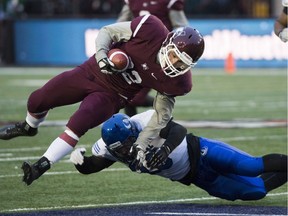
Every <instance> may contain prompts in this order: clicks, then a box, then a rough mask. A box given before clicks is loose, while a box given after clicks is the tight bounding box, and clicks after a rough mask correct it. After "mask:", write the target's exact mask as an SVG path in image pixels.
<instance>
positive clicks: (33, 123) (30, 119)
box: [25, 111, 48, 128]
mask: <svg viewBox="0 0 288 216" xmlns="http://www.w3.org/2000/svg"><path fill="white" fill-rule="evenodd" d="M47 114H48V112H47V111H45V112H42V113H37V114H35V113H33V115H32V114H31V113H29V112H27V116H26V119H25V120H26V122H27V123H28V124H29V125H30V127H32V128H38V127H39V125H40V123H42V122H43V121H44V120H45V118H46V117H47ZM35 116H39V118H36V117H35Z"/></svg>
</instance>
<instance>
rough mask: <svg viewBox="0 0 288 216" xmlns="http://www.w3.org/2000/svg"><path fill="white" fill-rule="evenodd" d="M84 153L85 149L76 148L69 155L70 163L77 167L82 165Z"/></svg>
mask: <svg viewBox="0 0 288 216" xmlns="http://www.w3.org/2000/svg"><path fill="white" fill-rule="evenodd" d="M85 152H86V149H85V148H77V149H75V150H74V151H73V152H72V153H71V155H70V161H71V162H72V163H73V164H75V165H77V164H79V165H82V164H83V162H84V154H85Z"/></svg>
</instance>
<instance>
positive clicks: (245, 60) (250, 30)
mask: <svg viewBox="0 0 288 216" xmlns="http://www.w3.org/2000/svg"><path fill="white" fill-rule="evenodd" d="M123 4H124V1H122V0H49V1H47V0H0V65H22V66H23V65H42V66H43V65H44V66H45V65H57V66H73V65H77V64H80V63H82V62H83V61H85V60H86V59H87V58H88V57H89V56H91V55H93V53H94V50H95V47H94V42H95V38H96V36H97V30H99V29H100V28H101V27H102V26H103V25H107V24H110V23H113V22H115V21H116V19H117V17H118V15H119V13H120V11H121V9H122V6H123ZM281 11H282V4H281V0H186V1H185V14H186V16H187V17H188V19H189V24H190V25H191V26H194V27H195V28H197V29H198V30H199V31H200V32H201V33H202V34H203V35H204V36H205V40H206V45H207V46H206V49H205V52H204V55H203V58H202V62H201V63H200V62H199V67H222V66H223V64H224V62H223V61H225V60H226V59H227V57H228V56H229V54H230V57H231V54H232V55H233V60H235V61H236V65H237V66H238V67H282V68H283V67H287V53H288V50H287V46H286V44H284V43H283V42H281V41H280V40H279V38H277V37H276V36H275V35H274V34H273V22H274V20H275V18H276V17H277V16H278V15H279V14H280V13H281ZM255 37H256V38H255Z"/></svg>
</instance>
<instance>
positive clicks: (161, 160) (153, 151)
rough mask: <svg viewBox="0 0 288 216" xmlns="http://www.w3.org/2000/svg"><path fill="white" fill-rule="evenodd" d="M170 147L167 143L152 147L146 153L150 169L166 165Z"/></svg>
mask: <svg viewBox="0 0 288 216" xmlns="http://www.w3.org/2000/svg"><path fill="white" fill-rule="evenodd" d="M170 153H171V150H170V148H169V147H168V146H167V145H162V146H161V147H159V148H150V149H149V150H148V151H147V153H146V158H145V159H146V161H147V167H148V168H149V169H152V170H153V169H158V168H159V167H160V166H162V165H164V164H165V162H166V160H167V158H168V156H169V154H170Z"/></svg>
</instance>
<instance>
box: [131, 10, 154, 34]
mask: <svg viewBox="0 0 288 216" xmlns="http://www.w3.org/2000/svg"><path fill="white" fill-rule="evenodd" d="M149 16H150V14H147V15H145V16H144V17H143V18H142V19H141V22H140V23H139V24H138V25H137V27H136V29H135V31H134V33H133V37H135V36H136V34H137V33H138V31H139V29H140V28H141V26H142V25H143V23H144V22H145V21H146V20H147V19H148V17H149Z"/></svg>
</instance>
